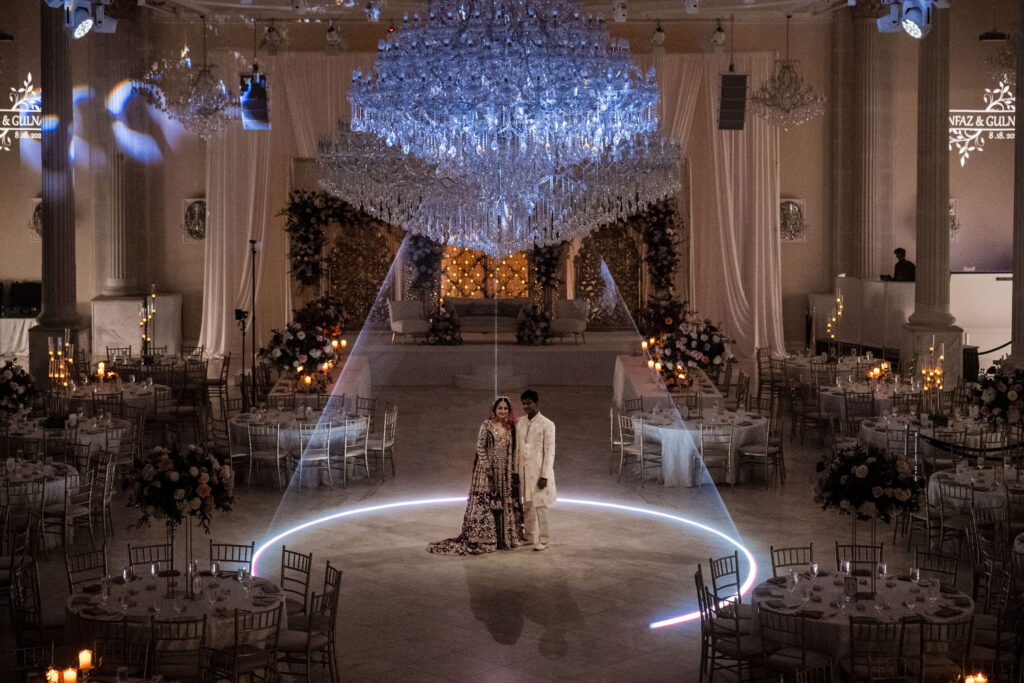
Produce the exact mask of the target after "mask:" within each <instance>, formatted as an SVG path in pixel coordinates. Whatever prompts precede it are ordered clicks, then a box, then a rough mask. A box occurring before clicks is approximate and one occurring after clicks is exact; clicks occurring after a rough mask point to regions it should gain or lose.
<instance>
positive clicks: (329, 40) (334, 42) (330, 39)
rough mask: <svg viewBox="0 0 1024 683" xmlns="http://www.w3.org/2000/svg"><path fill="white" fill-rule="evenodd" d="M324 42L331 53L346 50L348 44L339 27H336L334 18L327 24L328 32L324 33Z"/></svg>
mask: <svg viewBox="0 0 1024 683" xmlns="http://www.w3.org/2000/svg"><path fill="white" fill-rule="evenodd" d="M324 42H325V43H326V47H325V48H324V49H326V50H327V52H329V53H331V54H335V53H338V52H341V51H342V50H345V49H346V48H347V47H348V46H347V45H346V44H345V39H344V38H342V37H341V34H340V33H338V29H336V28H334V19H331V21H330V24H328V25H327V33H326V34H325V35H324Z"/></svg>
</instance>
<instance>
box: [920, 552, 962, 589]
mask: <svg viewBox="0 0 1024 683" xmlns="http://www.w3.org/2000/svg"><path fill="white" fill-rule="evenodd" d="M959 561H960V560H959V558H957V557H952V556H949V555H943V554H942V553H932V552H926V551H923V550H920V549H918V548H914V566H915V567H917V568H918V569H920V570H921V576H922V577H927V578H933V579H938V580H939V581H941V582H942V583H945V584H948V585H950V586H955V585H956V572H957V565H958V564H959Z"/></svg>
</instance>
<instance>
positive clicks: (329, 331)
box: [292, 296, 348, 339]
mask: <svg viewBox="0 0 1024 683" xmlns="http://www.w3.org/2000/svg"><path fill="white" fill-rule="evenodd" d="M292 313H294V317H293V320H294V321H295V322H296V323H298V324H299V325H300V326H301V327H302V329H304V330H314V329H319V330H323V334H324V336H326V337H328V338H329V339H333V338H335V337H340V336H341V333H342V332H344V330H345V323H346V321H347V320H348V315H347V313H346V311H345V304H344V303H342V301H341V299H339V298H338V297H335V296H322V297H320V298H319V299H313V300H312V301H310V302H309V303H307V304H306V305H305V306H303V307H302V308H300V309H299V310H297V311H292Z"/></svg>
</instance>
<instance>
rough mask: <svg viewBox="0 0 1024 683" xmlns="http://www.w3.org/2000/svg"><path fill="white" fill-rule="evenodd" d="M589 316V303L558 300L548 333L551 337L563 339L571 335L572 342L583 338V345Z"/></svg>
mask: <svg viewBox="0 0 1024 683" xmlns="http://www.w3.org/2000/svg"><path fill="white" fill-rule="evenodd" d="M589 316H590V302H589V301H587V300H586V299H559V300H558V301H556V302H555V316H554V318H553V319H552V321H551V327H550V329H549V332H550V333H551V336H553V337H555V336H557V337H559V338H561V337H564V336H565V335H567V334H571V335H572V339H573V341H574V342H576V343H579V342H578V341H577V337H583V343H584V344H586V343H587V336H586V334H584V333H585V332H586V331H587V318H588V317H589Z"/></svg>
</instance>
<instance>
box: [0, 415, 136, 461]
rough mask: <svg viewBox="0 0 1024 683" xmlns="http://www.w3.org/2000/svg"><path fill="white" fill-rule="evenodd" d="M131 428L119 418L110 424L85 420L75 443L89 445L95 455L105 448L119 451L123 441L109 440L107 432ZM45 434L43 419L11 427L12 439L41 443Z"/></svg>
mask: <svg viewBox="0 0 1024 683" xmlns="http://www.w3.org/2000/svg"><path fill="white" fill-rule="evenodd" d="M129 428H131V423H130V422H128V420H124V419H121V418H119V417H114V418H111V419H110V421H109V422H107V421H106V420H93V419H85V420H83V421H82V422H81V423H79V425H78V429H77V430H76V432H75V443H78V444H82V445H86V444H88V446H89V452H90V453H95V452H97V451H99V450H100V449H103V448H107V449H109V450H112V451H113V450H117V449H118V448H120V446H121V439H120V438H119V437H117V436H114V437H111V438H109V439H108V438H107V432H108V431H110V430H123V429H129ZM43 433H44V430H43V425H42V420H41V419H37V420H30V421H28V422H25V423H23V424H22V425H20V426H16V427H11V431H10V435H11V436H12V437H15V438H20V439H26V440H33V439H37V440H39V441H40V442H41V441H42V440H43Z"/></svg>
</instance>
